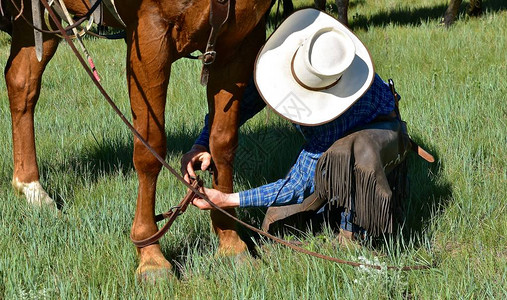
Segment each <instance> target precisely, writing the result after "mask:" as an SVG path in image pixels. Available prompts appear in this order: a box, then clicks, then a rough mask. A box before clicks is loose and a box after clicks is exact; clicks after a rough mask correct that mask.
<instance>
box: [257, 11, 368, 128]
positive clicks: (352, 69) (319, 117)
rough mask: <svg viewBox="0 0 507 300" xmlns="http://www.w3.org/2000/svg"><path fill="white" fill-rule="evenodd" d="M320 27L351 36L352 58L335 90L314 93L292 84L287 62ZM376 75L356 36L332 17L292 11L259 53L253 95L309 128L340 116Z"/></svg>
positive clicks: (294, 121)
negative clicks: (353, 45) (255, 89)
mask: <svg viewBox="0 0 507 300" xmlns="http://www.w3.org/2000/svg"><path fill="white" fill-rule="evenodd" d="M323 27H335V28H338V29H339V30H341V31H343V32H345V33H346V34H347V35H348V36H350V38H351V39H352V41H353V43H354V44H355V47H356V55H355V57H354V60H353V61H352V64H351V65H350V66H349V67H348V68H347V70H346V71H345V72H344V73H343V75H342V77H341V78H340V80H339V81H338V83H337V84H335V85H333V86H332V87H330V88H328V89H324V90H319V91H313V90H308V89H306V88H304V87H302V86H301V85H300V84H298V83H297V82H296V80H295V79H294V77H293V75H292V73H291V60H292V58H293V56H294V53H295V51H296V50H297V49H298V48H299V47H300V45H301V44H302V43H303V41H304V40H305V39H306V38H307V37H310V36H311V35H312V34H313V33H314V32H316V31H317V30H318V29H320V28H323ZM374 75H375V71H374V67H373V61H372V59H371V56H370V53H369V52H368V49H366V47H365V46H364V45H363V43H362V42H361V41H360V40H359V39H358V38H357V37H356V36H355V34H353V33H352V32H351V31H350V30H349V29H348V28H347V27H345V26H344V25H342V24H341V23H340V22H338V21H337V20H336V19H335V18H333V17H332V16H330V15H328V14H326V13H324V12H321V11H318V10H315V9H312V8H308V9H303V10H299V11H296V12H295V13H293V14H292V15H290V16H289V17H288V18H287V19H286V20H285V21H284V22H283V23H282V24H281V25H280V27H279V28H278V29H277V30H275V32H273V34H272V35H271V36H270V37H269V39H268V41H267V42H266V44H265V45H264V46H263V47H262V49H261V50H260V51H259V54H258V55H257V59H256V61H255V70H254V80H255V84H256V86H257V90H258V91H259V93H260V95H261V96H262V98H263V99H264V101H265V102H266V104H268V105H269V106H270V107H271V108H272V109H273V110H275V111H276V112H277V113H278V114H279V115H281V116H282V117H284V118H286V119H288V120H290V121H291V122H293V123H297V124H301V125H307V126H316V125H320V124H324V123H327V122H330V121H332V120H334V119H335V118H337V117H338V116H340V115H341V114H342V113H343V112H345V111H346V110H347V109H348V108H349V107H350V106H351V105H352V104H354V103H355V102H356V101H357V100H358V99H359V98H360V97H361V96H362V95H363V94H364V93H365V92H366V91H367V90H368V89H369V87H370V85H371V84H372V82H373V77H374Z"/></svg>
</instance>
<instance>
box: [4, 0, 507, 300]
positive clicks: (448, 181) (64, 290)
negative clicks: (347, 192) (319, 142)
mask: <svg viewBox="0 0 507 300" xmlns="http://www.w3.org/2000/svg"><path fill="white" fill-rule="evenodd" d="M310 4H311V1H299V2H296V5H297V6H298V7H301V6H309V5H310ZM446 4H447V3H446V1H443V0H425V1H418V4H411V3H409V2H407V1H401V0H381V1H352V2H351V9H350V12H349V16H350V20H351V26H352V27H353V28H354V30H355V31H356V33H357V35H358V36H359V37H360V38H361V40H362V41H363V42H364V43H365V44H366V46H367V47H368V48H369V50H370V52H371V54H372V56H373V58H374V62H375V66H376V71H377V72H378V73H379V74H380V75H381V76H382V77H383V78H385V79H387V78H389V77H392V78H393V79H394V80H395V82H396V84H397V88H398V90H399V92H400V94H401V95H402V97H403V98H402V101H401V103H400V105H401V113H402V116H403V117H404V118H405V119H406V120H407V123H408V127H409V132H410V133H411V135H412V136H413V138H414V139H415V140H416V141H418V142H419V143H420V144H421V145H424V146H425V147H426V148H427V149H429V150H430V151H431V152H432V153H433V154H435V156H436V157H437V162H436V163H435V164H433V165H429V164H427V163H425V162H423V161H422V160H421V159H419V158H417V157H415V156H414V155H411V156H410V157H409V160H410V171H409V175H410V178H409V179H410V185H411V193H410V197H409V199H407V204H406V206H407V209H406V215H407V220H406V224H405V226H404V228H403V231H402V232H401V235H400V236H398V237H394V238H393V239H392V240H388V241H387V242H385V243H380V245H379V246H377V247H376V248H364V249H362V250H360V251H350V252H349V251H341V250H339V249H338V248H337V247H336V245H335V243H334V242H333V239H334V235H333V233H332V231H331V230H330V229H329V228H324V230H323V231H322V232H319V233H317V234H315V235H313V234H311V233H310V232H307V233H302V234H299V235H296V236H288V238H292V239H301V240H303V241H305V243H306V246H305V247H307V248H309V249H313V250H318V251H319V252H322V253H324V254H328V255H332V256H336V257H339V258H342V259H349V260H354V261H360V260H365V259H368V260H370V261H375V258H377V259H378V260H379V261H380V262H381V263H383V264H388V265H399V266H402V265H410V264H416V263H425V262H429V263H431V264H434V268H433V269H431V270H427V271H413V272H399V271H382V272H376V271H371V270H367V271H365V270H362V269H355V268H352V267H348V266H342V265H336V264H332V263H328V262H324V261H321V260H318V259H315V258H311V257H308V256H304V255H301V254H298V253H294V252H292V251H291V250H289V249H286V248H284V247H281V246H278V245H275V244H271V243H262V242H261V241H256V242H257V243H259V245H262V246H261V248H260V250H259V251H260V257H259V258H256V259H253V258H252V259H249V260H247V261H246V262H244V263H241V264H239V263H237V262H236V261H234V260H231V259H219V258H215V257H214V253H215V250H216V248H217V240H216V238H215V236H214V235H213V234H212V232H211V230H210V226H209V217H208V213H204V212H199V211H197V210H196V209H193V208H191V209H189V210H188V212H187V213H186V214H185V215H183V216H182V217H181V218H179V219H178V220H177V222H176V223H175V225H174V226H173V228H172V229H171V231H170V233H169V234H168V235H167V236H166V237H164V238H163V239H162V241H161V246H162V249H163V251H164V253H165V255H166V257H167V258H168V259H170V260H171V261H172V262H173V265H174V267H175V275H176V276H174V277H172V278H168V279H167V280H166V281H161V282H158V283H156V284H141V283H139V282H137V281H136V280H135V277H134V270H135V269H136V267H137V260H136V254H135V249H134V246H133V245H132V244H131V242H130V240H129V232H130V226H131V222H132V219H133V214H134V209H135V197H136V193H137V179H136V175H135V171H134V169H133V165H132V162H131V155H132V149H131V148H132V137H131V134H130V133H129V132H128V130H127V128H126V127H125V126H124V125H123V124H122V123H121V121H120V120H119V119H118V118H117V117H116V116H115V115H114V114H113V112H112V110H111V109H110V108H109V107H108V106H107V104H106V103H105V101H104V100H103V99H102V98H101V96H100V94H99V93H98V91H96V90H95V89H94V88H93V85H92V83H91V82H90V80H89V79H88V78H86V76H85V73H84V71H82V70H81V69H80V67H79V66H78V64H77V61H76V60H75V58H74V57H73V55H72V53H71V51H70V49H69V47H68V46H66V45H65V44H62V45H61V46H60V49H59V51H58V52H57V54H56V55H55V58H54V59H53V61H52V62H51V63H50V64H49V66H48V68H47V71H46V74H45V77H44V79H43V89H42V94H41V99H40V102H39V105H38V106H37V113H36V116H35V119H36V120H35V121H36V134H37V136H36V138H37V141H36V142H37V150H38V159H39V166H40V169H41V177H42V178H41V181H42V183H43V185H44V186H45V187H47V190H48V192H49V193H50V194H51V195H52V196H53V197H54V198H56V199H58V200H59V201H61V202H62V203H63V204H64V205H63V209H62V214H61V216H59V217H55V216H54V215H53V214H51V213H50V212H48V211H46V210H38V209H34V208H32V207H30V206H29V205H27V204H26V201H24V200H23V199H21V198H18V197H17V196H16V195H15V194H14V192H13V191H12V189H11V186H10V181H11V176H12V149H11V145H12V142H11V136H10V135H11V131H10V115H9V104H8V99H7V93H6V92H5V82H4V81H3V80H1V81H0V90H1V91H2V93H0V116H1V118H0V128H2V130H1V131H0V145H2V146H1V147H0V199H1V201H0V223H1V225H0V278H1V280H0V298H2V296H3V297H4V298H6V299H16V298H29V299H39V298H47V299H53V298H62V299H75V298H103V299H114V298H139V299H146V298H148V299H158V298H162V297H167V296H169V297H176V298H192V299H201V298H206V299H207V298H213V299H216V298H223V299H230V298H247V299H263V298H267V299H274V298H284V299H285V298H291V299H292V298H297V299H299V298H302V299H314V298H316V299H327V298H343V299H349V298H357V299H391V298H395V299H404V298H411V299H434V298H446V299H455V298H458V299H476V298H497V299H504V298H506V297H507V288H506V285H505V282H507V217H506V216H507V188H506V186H507V147H506V146H507V124H506V123H507V83H506V81H505V78H507V51H506V45H507V7H506V5H505V4H502V1H500V0H490V1H484V6H485V14H484V15H483V16H482V17H481V18H477V19H474V18H468V17H467V16H465V15H463V14H461V15H460V17H459V19H458V21H457V22H456V24H455V25H454V26H453V27H452V28H450V29H449V30H446V29H445V28H443V27H441V26H439V24H438V22H439V18H440V16H441V15H442V14H443V11H444V10H445V7H446ZM332 8H333V7H331V9H332ZM462 11H463V10H462ZM331 13H334V12H332V11H331ZM0 45H1V46H0V66H1V67H2V68H3V67H4V66H5V62H6V60H7V57H8V53H9V48H8V36H7V35H5V34H3V33H2V34H1V35H0ZM87 45H88V47H89V50H90V52H91V53H92V55H93V56H94V59H95V61H96V64H97V67H98V69H99V72H100V74H101V75H102V78H103V83H104V85H105V87H106V89H107V90H108V92H109V93H110V94H111V96H112V97H113V98H114V99H115V100H116V101H117V104H118V105H119V107H120V108H121V110H122V111H124V112H125V113H129V106H128V97H127V88H126V83H125V64H124V61H125V58H124V57H125V52H126V51H125V46H124V42H122V41H116V42H110V41H98V40H87ZM172 74H173V76H172V78H171V84H170V90H169V97H168V100H167V113H166V115H167V120H168V122H167V128H166V131H167V135H168V140H169V143H168V145H169V151H168V161H169V162H170V164H171V165H173V166H174V167H178V164H179V159H180V157H181V155H182V154H183V153H184V152H185V151H186V150H187V149H188V148H189V147H190V146H191V145H192V142H193V140H194V138H195V137H196V136H197V134H198V132H199V130H200V128H201V126H202V120H201V119H200V118H191V119H189V118H188V117H187V116H188V115H189V114H190V112H191V113H192V115H194V116H199V115H204V113H205V112H206V110H207V109H206V107H207V105H206V103H205V98H204V95H205V90H204V89H203V88H202V87H201V86H200V85H199V84H198V79H199V63H198V62H195V61H190V60H181V61H178V62H177V63H176V64H175V66H174V67H173V71H172ZM274 141H276V143H275V142H274ZM301 143H302V140H301V138H300V137H299V136H298V134H297V133H296V132H295V131H294V130H292V128H291V125H290V124H289V123H288V122H286V121H284V120H281V119H280V118H278V117H277V116H276V115H275V114H274V113H272V112H270V111H263V112H262V113H260V114H259V115H258V116H256V117H255V118H254V119H253V120H251V122H250V123H249V124H247V126H246V127H245V128H243V129H242V131H241V137H240V148H239V153H238V157H239V158H240V159H238V162H237V164H238V165H239V166H240V167H241V171H240V170H238V171H237V173H236V176H235V183H236V185H235V187H236V189H237V190H242V189H246V188H249V187H253V186H257V185H259V184H262V183H264V182H268V181H270V180H273V179H276V178H279V177H281V176H283V175H284V173H285V172H286V170H287V169H288V167H290V164H291V162H292V161H293V159H294V158H295V155H296V154H297V151H298V148H299V146H300V145H301ZM256 147H257V148H256ZM251 149H257V150H255V152H257V153H258V154H257V155H256V156H254V157H252V158H250V159H249V160H246V158H247V157H248V153H250V150H251ZM263 149H269V151H264V152H262V151H260V150H263ZM259 151H260V152H259ZM245 161H246V162H245ZM266 166H269V167H268V168H267V167H266ZM208 180H209V179H208ZM158 187H159V188H158V195H157V211H163V210H165V209H167V208H168V207H170V206H172V205H174V204H175V203H177V202H178V201H179V199H180V198H181V197H182V196H183V194H184V192H185V189H184V187H182V186H181V184H178V183H177V181H176V180H175V178H173V177H172V176H170V174H169V173H168V172H167V171H163V172H162V173H161V176H160V180H159V185H158ZM261 215H262V211H260V210H247V211H241V216H242V218H243V219H245V220H248V221H251V222H253V223H255V224H256V225H259V216H261ZM245 235H247V236H248V233H246V232H245ZM360 257H361V258H360ZM363 257H364V258H363Z"/></svg>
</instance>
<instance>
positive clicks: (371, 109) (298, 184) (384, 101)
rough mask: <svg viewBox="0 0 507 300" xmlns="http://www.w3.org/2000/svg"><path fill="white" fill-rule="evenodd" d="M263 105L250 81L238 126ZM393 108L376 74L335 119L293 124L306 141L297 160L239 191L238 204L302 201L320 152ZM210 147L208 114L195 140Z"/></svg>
mask: <svg viewBox="0 0 507 300" xmlns="http://www.w3.org/2000/svg"><path fill="white" fill-rule="evenodd" d="M264 106H265V103H264V101H263V100H262V99H261V97H260V96H259V94H258V92H257V90H256V89H255V86H254V85H253V84H250V85H249V86H248V87H247V90H246V91H245V96H244V98H243V100H242V101H241V107H240V126H241V125H242V124H243V123H245V122H246V121H247V120H248V119H250V118H251V117H253V116H254V115H255V114H257V113H258V112H259V111H261V110H262V109H263V108H264ZM393 110H394V98H393V95H392V93H391V91H390V89H389V86H388V85H387V84H386V83H385V82H384V81H383V80H382V79H381V78H380V77H379V76H378V75H376V74H375V78H374V80H373V83H372V85H371V87H370V89H369V90H368V91H367V92H366V93H365V94H364V95H363V96H362V97H361V98H360V99H359V100H357V101H356V103H354V105H352V106H351V107H350V108H349V109H348V110H347V111H346V112H344V113H343V114H342V115H341V116H339V117H338V118H336V119H335V120H333V121H331V122H329V123H326V124H323V125H319V126H302V125H296V124H294V126H296V128H297V129H298V130H299V131H300V132H301V133H302V134H303V136H304V137H305V140H306V143H305V144H304V145H303V149H302V150H301V152H300V153H299V156H298V158H297V160H296V163H295V164H294V166H293V167H292V168H291V170H290V171H289V174H287V176H286V177H285V178H283V179H280V180H277V181H275V182H272V183H268V184H265V185H263V186H260V187H258V188H254V189H250V190H247V191H243V192H240V193H239V200H240V206H241V207H249V206H263V207H267V206H281V205H287V204H295V203H301V202H303V200H304V199H305V198H306V197H307V196H309V195H311V194H312V193H313V191H314V189H315V183H314V175H315V167H316V165H317V161H318V159H319V158H320V157H321V155H322V154H323V153H324V152H325V151H326V150H327V149H329V147H331V145H332V144H333V143H334V142H335V141H337V140H338V139H339V138H341V137H343V136H344V134H345V133H346V132H348V131H350V130H352V129H353V128H355V127H357V126H361V125H365V124H368V123H370V122H371V121H373V120H374V119H375V118H376V117H377V116H380V115H386V114H389V113H390V112H391V111H393ZM195 143H196V144H199V145H202V146H205V147H206V148H207V149H209V127H208V116H207V115H206V117H205V126H204V128H203V130H202V132H201V134H200V136H199V138H198V139H197V140H196V142H195Z"/></svg>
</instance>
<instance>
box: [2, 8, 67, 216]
mask: <svg viewBox="0 0 507 300" xmlns="http://www.w3.org/2000/svg"><path fill="white" fill-rule="evenodd" d="M57 46H58V38H56V37H54V36H46V35H45V36H44V42H43V49H44V51H43V55H42V61H40V62H39V61H38V60H37V58H36V54H35V47H34V38H33V29H31V28H30V27H28V25H27V24H26V23H24V21H23V20H21V18H20V19H19V20H17V21H14V23H13V30H12V42H11V52H10V55H9V60H8V61H7V64H6V66H5V81H6V85H7V93H8V95H9V105H10V106H9V108H10V111H11V118H12V146H13V154H14V171H13V176H12V186H13V187H14V189H15V190H16V191H17V192H19V193H20V194H22V195H24V196H25V197H26V199H27V201H28V202H29V203H31V204H34V205H37V206H41V205H49V206H51V207H56V204H55V202H54V201H53V199H51V198H50V197H49V196H48V194H47V193H46V191H45V190H44V189H43V188H42V186H41V184H40V182H39V169H38V166H37V155H36V150H35V133H34V111H35V105H36V104H37V100H38V99H39V94H40V88H41V79H42V74H43V72H44V69H45V68H46V65H47V63H48V62H49V60H50V59H51V58H52V57H53V55H54V53H55V51H56V48H57Z"/></svg>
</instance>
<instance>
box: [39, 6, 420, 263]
mask: <svg viewBox="0 0 507 300" xmlns="http://www.w3.org/2000/svg"><path fill="white" fill-rule="evenodd" d="M40 1H41V2H42V4H43V5H44V7H45V8H46V10H47V11H48V13H49V15H50V17H51V18H52V19H53V21H54V22H55V23H56V26H57V27H58V30H59V31H60V32H59V33H60V34H61V35H62V36H63V38H64V39H65V41H66V42H67V43H68V44H69V46H70V48H71V49H72V51H73V52H74V54H75V55H76V57H77V59H78V60H79V62H80V63H81V65H82V66H83V68H84V69H85V71H86V72H87V74H88V76H89V77H90V78H91V80H92V81H93V83H94V84H95V86H96V87H97V88H98V89H99V91H100V93H101V94H102V95H103V96H104V98H105V99H106V101H107V102H108V103H109V105H110V106H111V108H112V109H113V110H114V112H115V113H116V114H117V115H118V116H119V117H120V119H121V120H122V121H123V123H124V124H125V125H126V126H127V127H128V129H129V130H130V131H131V132H132V133H133V134H134V136H135V137H136V138H138V139H139V141H140V142H141V143H142V144H143V145H144V146H145V147H146V149H148V151H150V152H151V154H152V155H153V156H154V157H155V158H156V159H157V160H158V161H159V162H160V163H161V164H162V165H163V166H164V167H165V168H166V169H167V170H168V171H169V172H170V173H172V174H173V175H174V176H175V177H176V178H177V179H178V181H180V182H181V183H182V184H183V185H185V186H186V187H187V188H188V189H189V191H188V192H187V194H186V196H185V197H184V198H183V200H181V202H180V204H179V205H178V206H175V207H173V208H172V209H170V210H169V211H168V212H166V213H163V214H160V215H157V216H156V220H157V221H159V220H162V219H166V218H168V219H169V220H168V221H167V223H166V224H165V225H164V226H163V227H162V229H160V230H159V231H158V232H157V233H155V234H154V235H153V236H151V237H149V238H147V239H144V240H140V241H139V240H134V239H132V238H131V239H132V241H133V243H134V244H135V245H136V246H137V247H141V248H142V247H146V246H148V245H152V244H154V243H156V242H157V241H158V240H159V239H160V238H161V237H162V236H163V234H164V233H165V232H167V231H168V230H169V228H170V226H171V225H172V224H173V222H174V220H175V219H176V218H177V217H178V216H179V215H180V214H182V213H183V212H184V211H185V210H186V208H187V207H188V205H189V204H190V203H191V202H192V200H193V199H194V198H195V197H200V198H202V199H204V200H205V201H207V202H208V203H209V204H210V205H211V206H212V207H213V208H214V209H216V210H218V211H220V212H221V213H223V214H224V215H226V216H228V217H229V218H231V219H232V220H234V221H235V222H237V223H239V224H240V225H242V226H244V227H246V228H248V229H250V230H252V231H254V232H256V233H258V234H260V235H262V236H264V237H267V238H269V239H271V240H273V241H275V242H277V243H280V244H282V245H284V246H287V247H289V248H291V249H293V250H295V251H297V252H300V253H304V254H307V255H310V256H313V257H317V258H320V259H324V260H327V261H331V262H335V263H339V264H345V265H349V266H353V267H361V266H362V267H367V268H373V269H377V270H382V269H388V270H400V271H409V270H423V269H429V268H430V267H429V266H427V265H414V266H404V267H396V266H386V267H381V266H379V265H372V264H364V263H358V262H352V261H347V260H342V259H339V258H335V257H331V256H327V255H323V254H320V253H317V252H314V251H310V250H307V249H304V248H302V247H299V246H297V245H294V244H293V243H290V242H288V241H286V240H283V239H281V238H278V237H276V236H274V235H272V234H270V233H267V232H264V231H262V230H260V229H258V228H256V227H254V226H252V225H250V224H248V223H245V222H244V221H242V220H240V219H238V218H236V217H235V216H233V215H231V214H230V213H228V212H227V211H226V210H224V209H222V208H220V207H218V206H217V205H216V204H215V203H213V202H212V201H211V200H210V199H209V198H208V197H207V196H206V194H205V193H203V192H202V181H200V180H199V179H194V180H193V182H192V184H190V183H188V182H186V181H185V180H184V179H183V177H182V176H181V175H180V174H179V173H178V172H177V171H176V170H175V169H174V168H173V167H171V166H170V165H169V164H168V163H167V162H166V161H165V159H164V158H162V157H161V156H160V155H159V154H158V153H157V152H156V151H155V150H154V149H153V148H152V147H151V146H150V145H149V143H148V142H147V141H146V140H145V139H144V138H143V137H142V136H141V134H140V133H139V132H138V131H137V130H136V129H135V128H134V126H133V125H132V124H131V123H130V122H129V121H128V120H127V118H126V117H125V115H124V114H123V113H122V112H121V111H120V109H119V108H118V106H116V104H115V102H114V101H113V100H112V99H111V97H110V96H109V95H108V93H107V92H106V91H105V89H104V87H103V86H102V84H101V83H100V82H99V81H98V80H97V79H96V78H95V76H94V74H93V72H92V70H91V69H90V68H89V67H88V66H87V64H86V61H85V60H84V58H83V57H82V56H81V54H80V53H79V51H78V50H77V48H76V46H75V45H74V43H73V42H72V40H71V38H70V37H69V35H68V34H67V32H66V30H65V28H63V27H62V25H61V24H60V22H58V17H57V16H56V14H55V12H54V11H53V9H52V8H51V7H50V5H49V4H48V1H47V0H40ZM97 2H99V1H97ZM214 2H216V3H215V4H213V3H214ZM229 2H230V0H211V3H212V5H211V9H213V7H215V6H216V5H217V3H218V5H222V8H224V6H223V5H226V6H227V8H226V11H227V15H228V12H229V6H230V3H229ZM224 11H225V9H224ZM219 14H222V17H223V13H219ZM214 15H215V14H214V13H213V11H211V14H210V24H211V25H212V31H211V34H210V38H209V40H208V45H207V48H206V53H205V54H204V58H205V59H206V57H208V59H209V61H208V62H209V63H212V62H213V60H214V58H215V55H216V53H214V46H215V42H216V39H217V36H218V31H219V30H220V27H221V26H222V25H223V24H224V23H225V21H226V20H227V17H226V18H225V19H224V20H218V21H216V20H215V21H213V20H211V19H213V16H214ZM213 24H215V25H213ZM216 24H221V25H216ZM208 52H209V53H208ZM205 59H204V60H203V62H204V66H206V60H205ZM209 63H208V65H209ZM203 72H205V71H203Z"/></svg>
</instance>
